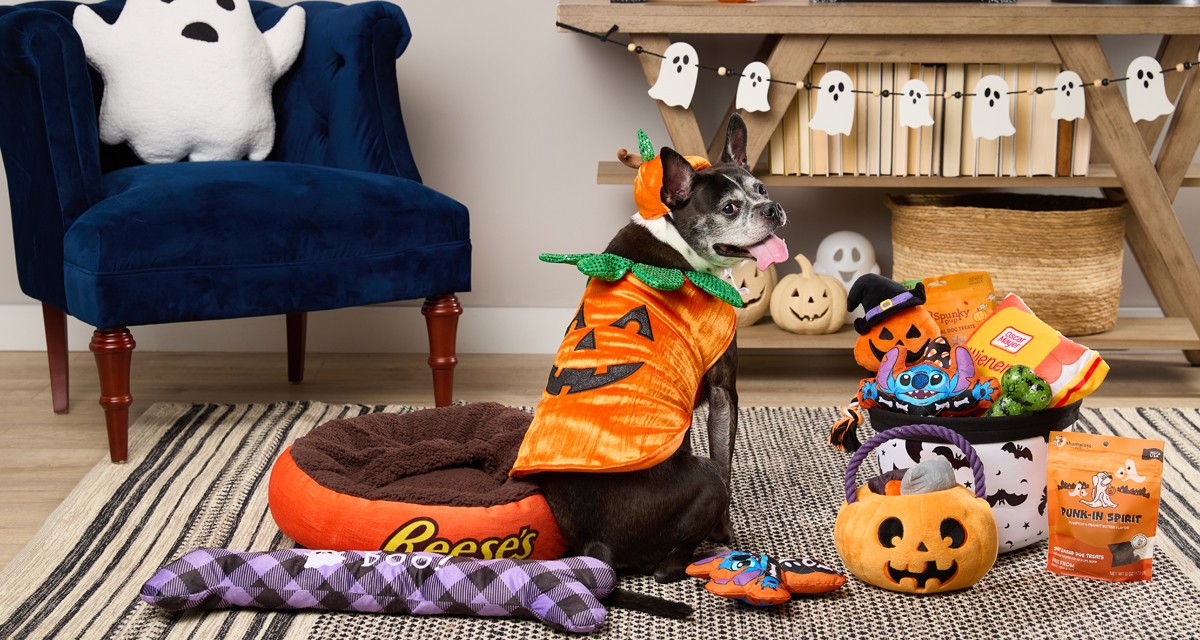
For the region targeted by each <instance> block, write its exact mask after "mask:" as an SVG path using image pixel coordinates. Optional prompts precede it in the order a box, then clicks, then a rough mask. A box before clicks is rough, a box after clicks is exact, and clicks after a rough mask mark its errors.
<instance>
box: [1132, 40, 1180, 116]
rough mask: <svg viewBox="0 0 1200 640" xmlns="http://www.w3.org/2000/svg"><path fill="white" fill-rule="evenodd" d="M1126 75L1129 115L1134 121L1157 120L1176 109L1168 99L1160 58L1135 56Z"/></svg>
mask: <svg viewBox="0 0 1200 640" xmlns="http://www.w3.org/2000/svg"><path fill="white" fill-rule="evenodd" d="M1125 77H1126V78H1127V80H1126V87H1125V89H1126V99H1127V100H1128V101H1129V115H1131V116H1133V121H1134V122H1139V121H1141V120H1157V119H1158V118H1160V117H1161V116H1165V115H1167V114H1168V113H1171V112H1172V111H1174V110H1175V105H1173V104H1171V101H1170V100H1169V99H1167V87H1166V85H1164V84H1163V77H1162V67H1161V66H1159V64H1158V60H1155V59H1154V58H1151V57H1150V56H1140V57H1137V58H1134V59H1133V62H1130V63H1129V69H1128V70H1126V71H1125Z"/></svg>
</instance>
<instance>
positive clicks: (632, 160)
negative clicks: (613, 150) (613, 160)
mask: <svg viewBox="0 0 1200 640" xmlns="http://www.w3.org/2000/svg"><path fill="white" fill-rule="evenodd" d="M617 160H619V161H620V162H621V164H623V165H625V166H627V167H629V168H630V169H637V168H638V167H640V166H642V157H641V156H639V155H638V154H636V153H630V152H629V149H626V148H625V147H621V148H620V149H617Z"/></svg>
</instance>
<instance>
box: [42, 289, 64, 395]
mask: <svg viewBox="0 0 1200 640" xmlns="http://www.w3.org/2000/svg"><path fill="white" fill-rule="evenodd" d="M42 322H43V324H44V325H45V327H46V359H47V360H49V361H50V399H51V402H52V403H53V404H54V413H66V412H68V411H70V410H71V376H70V367H68V364H67V314H66V312H65V311H62V310H61V309H56V308H55V307H52V306H50V305H48V304H46V303H42Z"/></svg>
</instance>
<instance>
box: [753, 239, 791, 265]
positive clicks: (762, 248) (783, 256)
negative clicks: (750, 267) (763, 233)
mask: <svg viewBox="0 0 1200 640" xmlns="http://www.w3.org/2000/svg"><path fill="white" fill-rule="evenodd" d="M746 250H747V251H749V252H750V255H752V256H754V261H755V262H756V263H757V264H758V270H759V271H766V270H767V267H769V266H771V265H773V264H776V263H780V262H786V261H787V259H788V248H787V243H786V242H784V241H783V239H782V238H780V237H779V236H777V235H775V234H773V233H772V234H771V235H769V236H767V239H766V240H763V241H762V242H760V243H758V244H756V245H753V246H750V247H746Z"/></svg>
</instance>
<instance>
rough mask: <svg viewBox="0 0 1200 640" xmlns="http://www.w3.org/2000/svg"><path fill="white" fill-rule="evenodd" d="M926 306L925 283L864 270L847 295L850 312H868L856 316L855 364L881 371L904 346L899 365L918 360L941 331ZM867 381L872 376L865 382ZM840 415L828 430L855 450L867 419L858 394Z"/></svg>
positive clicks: (835, 440)
mask: <svg viewBox="0 0 1200 640" xmlns="http://www.w3.org/2000/svg"><path fill="white" fill-rule="evenodd" d="M924 305H925V285H923V284H921V283H917V286H916V287H914V288H912V289H911V290H910V289H907V288H905V286H904V285H902V284H900V283H899V282H896V281H895V280H892V279H891V278H885V277H883V276H881V275H878V274H875V273H866V274H863V275H862V276H860V277H859V278H858V280H855V281H854V285H853V286H851V287H850V293H849V294H848V295H847V296H846V308H847V309H848V310H851V311H853V310H854V309H856V308H858V307H859V306H861V307H862V308H863V311H864V313H863V317H861V318H855V319H854V330H855V331H857V332H858V340H857V341H856V342H855V343H854V360H855V362H858V364H859V365H861V366H862V367H863V368H864V369H866V370H868V371H879V367H880V364H881V362H882V361H883V359H884V357H885V356H886V355H887V353H888V352H889V351H891V350H892V349H895V348H896V347H900V349H899V350H898V352H899V353H904V354H905V358H904V360H905V361H904V362H903V363H895V364H896V365H898V366H900V367H901V368H905V367H907V366H911V365H914V364H916V363H917V362H918V361H919V360H920V359H921V358H922V357H924V354H925V350H926V349H927V348H928V347H929V345H930V343H931V342H932V341H933V340H934V339H935V338H937V337H938V336H939V335H940V334H941V330H940V329H939V328H938V325H937V323H936V322H934V320H933V316H931V315H929V312H928V311H926V310H925V306H924ZM867 382H870V379H867V380H863V381H862V383H867ZM862 383H860V385H859V388H860V389H861V388H862ZM841 413H842V417H841V418H839V419H838V420H837V421H836V422H834V423H833V427H832V428H831V429H830V431H829V444H831V445H833V446H834V447H836V448H838V449H841V450H843V451H854V450H856V449H858V447H859V445H860V444H861V443H860V442H859V440H858V436H857V435H856V434H855V430H856V429H857V428H858V426H859V425H860V424H862V422H863V415H862V407H861V406H859V403H858V399H857V396H856V397H855V399H854V400H852V401H851V402H850V404H848V405H846V406H845V407H842V410H841Z"/></svg>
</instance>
